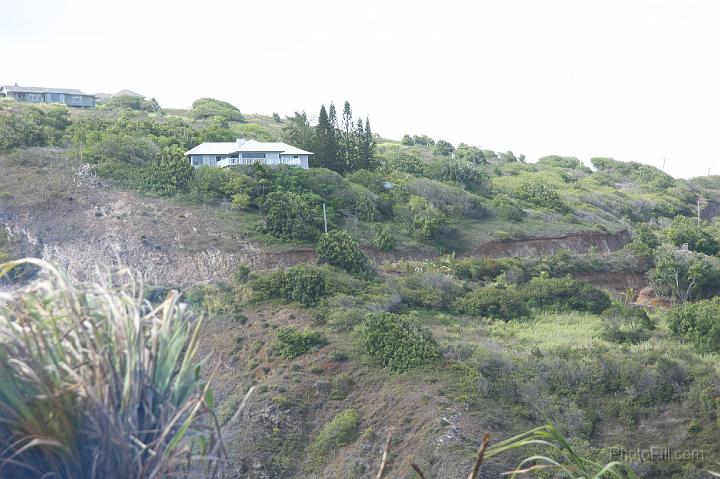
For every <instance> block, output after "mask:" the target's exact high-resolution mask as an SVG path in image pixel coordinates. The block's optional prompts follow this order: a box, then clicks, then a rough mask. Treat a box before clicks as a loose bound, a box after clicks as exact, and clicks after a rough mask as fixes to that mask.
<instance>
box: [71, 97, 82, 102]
mask: <svg viewBox="0 0 720 479" xmlns="http://www.w3.org/2000/svg"><path fill="white" fill-rule="evenodd" d="M72 102H73V103H82V102H83V99H82V97H81V96H73V97H72Z"/></svg>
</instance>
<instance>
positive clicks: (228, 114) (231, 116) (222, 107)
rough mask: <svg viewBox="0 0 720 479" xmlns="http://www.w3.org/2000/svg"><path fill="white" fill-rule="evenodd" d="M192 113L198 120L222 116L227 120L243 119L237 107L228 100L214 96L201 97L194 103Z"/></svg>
mask: <svg viewBox="0 0 720 479" xmlns="http://www.w3.org/2000/svg"><path fill="white" fill-rule="evenodd" d="M190 114H191V115H192V117H193V118H195V119H196V120H202V119H205V118H213V117H220V118H222V119H224V120H227V121H243V116H242V114H241V113H240V110H238V109H237V107H235V106H233V105H231V104H230V103H228V102H226V101H221V100H216V99H214V98H200V99H198V100H195V101H194V102H193V104H192V110H190Z"/></svg>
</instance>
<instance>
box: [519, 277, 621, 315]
mask: <svg viewBox="0 0 720 479" xmlns="http://www.w3.org/2000/svg"><path fill="white" fill-rule="evenodd" d="M522 295H523V296H524V297H525V298H526V299H527V302H528V305H529V306H530V307H531V308H535V309H537V310H539V311H555V312H561V311H587V312H590V313H595V314H599V313H602V312H603V311H605V310H606V309H607V308H609V307H610V305H611V302H610V296H608V294H607V293H605V292H604V291H601V290H599V289H597V288H595V287H593V286H591V285H590V284H588V283H584V282H582V281H577V280H574V279H571V278H533V279H532V280H531V281H530V283H528V285H527V286H525V287H524V288H523V289H522Z"/></svg>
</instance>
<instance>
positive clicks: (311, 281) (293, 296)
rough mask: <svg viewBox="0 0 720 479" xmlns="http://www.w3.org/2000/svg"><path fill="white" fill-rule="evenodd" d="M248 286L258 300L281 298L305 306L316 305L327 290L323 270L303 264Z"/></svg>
mask: <svg viewBox="0 0 720 479" xmlns="http://www.w3.org/2000/svg"><path fill="white" fill-rule="evenodd" d="M249 284H250V288H251V289H252V290H253V291H255V292H256V293H257V294H258V297H259V298H260V299H267V298H283V299H286V300H288V301H299V302H301V303H303V304H304V305H306V306H312V305H314V304H316V303H317V302H318V301H319V300H320V298H322V297H323V296H325V295H326V294H327V290H328V288H327V275H326V273H325V270H323V269H322V268H317V267H315V266H310V265H304V264H300V265H297V266H292V267H290V268H288V269H286V270H282V271H275V272H273V273H270V274H269V275H267V276H262V277H260V278H256V279H254V280H251V281H250V282H249Z"/></svg>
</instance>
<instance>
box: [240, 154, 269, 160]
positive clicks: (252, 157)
mask: <svg viewBox="0 0 720 479" xmlns="http://www.w3.org/2000/svg"><path fill="white" fill-rule="evenodd" d="M242 158H243V159H246V160H260V159H264V158H265V153H258V152H252V153H243V154H242Z"/></svg>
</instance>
